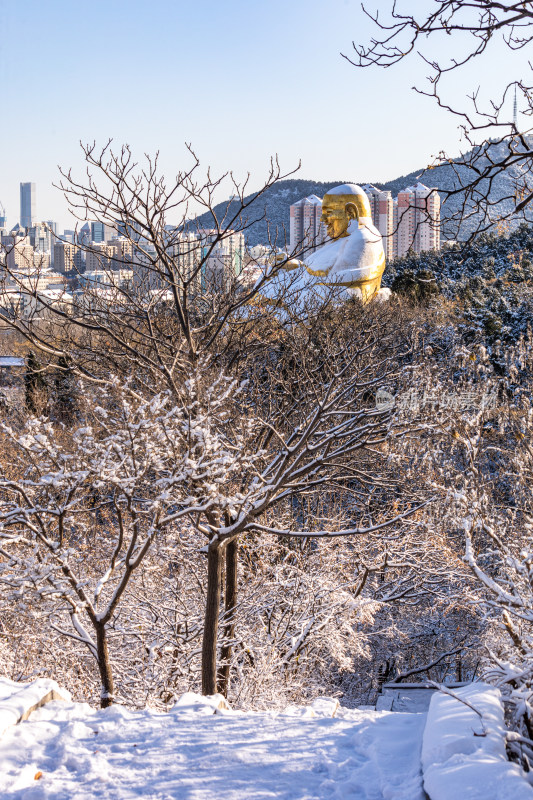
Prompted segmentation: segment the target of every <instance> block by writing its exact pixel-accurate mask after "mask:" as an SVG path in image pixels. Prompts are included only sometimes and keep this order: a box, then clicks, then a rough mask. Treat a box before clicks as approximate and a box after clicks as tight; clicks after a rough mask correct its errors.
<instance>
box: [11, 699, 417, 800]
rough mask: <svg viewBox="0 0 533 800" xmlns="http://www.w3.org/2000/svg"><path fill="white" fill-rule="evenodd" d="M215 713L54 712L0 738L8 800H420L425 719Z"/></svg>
mask: <svg viewBox="0 0 533 800" xmlns="http://www.w3.org/2000/svg"><path fill="white" fill-rule="evenodd" d="M326 705H327V704H326ZM213 710H214V709H213V707H212V706H211V707H209V706H208V705H205V704H198V705H177V706H176V707H175V708H174V709H173V710H172V711H171V712H170V713H168V714H158V713H155V712H152V711H142V712H133V711H128V710H125V709H124V708H121V707H119V706H115V707H113V708H110V709H106V710H103V711H96V710H94V709H91V708H90V707H89V706H87V705H84V704H74V703H52V704H50V705H48V706H46V707H45V708H43V709H40V710H39V711H37V712H35V714H34V715H33V716H32V719H31V721H28V722H22V723H21V724H20V725H18V726H17V727H15V728H11V729H10V730H8V731H7V732H6V733H5V734H4V736H3V738H2V739H1V740H0V797H2V798H3V799H4V798H5V799H6V800H7V798H10V799H12V800H100V799H101V800H103V799H104V798H105V799H106V800H132V798H137V797H142V798H144V800H178V799H179V800H182V799H183V800H266V798H276V800H326V798H327V800H341V798H342V800H348V798H357V800H384V799H385V798H386V800H423V796H424V795H423V792H422V782H421V780H422V779H421V775H420V747H421V740H422V732H423V728H424V722H425V714H394V713H388V712H372V711H348V710H339V711H338V712H337V715H336V716H335V717H334V718H331V717H325V716H323V717H321V716H320V708H317V707H315V710H314V711H313V710H311V709H302V710H297V709H293V710H292V713H291V714H285V715H280V714H278V715H274V714H265V713H261V714H259V713H257V714H254V713H246V714H244V713H238V712H231V711H229V712H228V711H226V712H222V713H220V712H217V713H216V714H213ZM327 713H331V710H330V709H329V710H327ZM39 773H42V775H39ZM36 776H37V777H36Z"/></svg>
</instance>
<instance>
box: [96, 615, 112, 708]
mask: <svg viewBox="0 0 533 800" xmlns="http://www.w3.org/2000/svg"><path fill="white" fill-rule="evenodd" d="M96 649H97V654H98V669H99V670H100V678H101V681H102V691H101V693H100V706H101V707H102V708H108V707H109V706H111V705H113V701H114V699H115V687H114V686H113V673H112V671H111V662H110V661H109V651H108V649H107V632H106V629H105V625H97V626H96Z"/></svg>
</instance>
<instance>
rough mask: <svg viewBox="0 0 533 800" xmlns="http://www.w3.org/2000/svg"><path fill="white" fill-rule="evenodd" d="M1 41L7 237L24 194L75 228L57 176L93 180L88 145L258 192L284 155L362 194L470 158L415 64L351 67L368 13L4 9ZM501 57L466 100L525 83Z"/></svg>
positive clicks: (339, 5)
mask: <svg viewBox="0 0 533 800" xmlns="http://www.w3.org/2000/svg"><path fill="white" fill-rule="evenodd" d="M370 2H371V3H373V5H374V6H375V5H376V3H377V0H370ZM420 4H422V6H424V5H426V6H427V0H415V1H413V0H411V1H410V2H407V0H406V5H407V7H408V8H415V7H416V6H417V5H420ZM379 5H380V7H381V8H382V9H383V8H384V7H385V6H386V0H380V3H379ZM0 32H1V36H0V48H1V49H0V81H1V86H2V106H3V114H2V117H3V120H2V126H1V129H0V146H1V153H2V170H1V175H0V201H2V202H3V204H4V205H5V206H6V210H7V216H8V225H9V226H10V227H11V226H12V225H14V224H15V222H17V221H18V215H19V205H18V203H19V201H18V191H19V188H18V187H19V182H20V181H35V182H36V183H37V192H38V194H37V213H38V216H39V218H43V219H45V218H46V219H57V220H58V221H59V222H60V224H61V225H62V226H64V225H67V224H68V216H67V213H66V210H65V204H64V201H63V199H62V197H61V195H60V193H59V192H58V191H57V190H55V189H53V188H52V186H51V184H52V181H54V180H55V179H56V177H57V165H58V164H61V165H63V166H66V167H67V166H73V167H75V168H79V167H81V166H82V161H81V154H80V152H79V146H78V142H79V140H80V139H82V140H84V141H89V140H93V139H96V140H97V141H98V142H104V141H105V140H107V138H109V137H113V138H114V139H115V141H116V142H117V143H119V144H121V143H123V142H128V143H129V144H131V146H132V147H133V148H134V150H135V151H136V152H138V153H139V155H140V154H142V153H143V152H145V151H148V152H151V153H153V152H155V151H156V150H160V151H161V156H162V163H163V165H164V168H165V170H166V171H168V172H169V173H172V172H174V171H175V170H176V169H179V168H180V167H181V166H183V165H184V164H186V163H187V161H186V156H185V153H184V148H183V143H184V141H190V142H192V144H193V146H194V147H195V149H196V150H197V152H198V155H199V156H200V158H201V161H202V163H203V164H204V165H206V166H207V165H208V164H210V165H211V166H212V167H213V168H214V169H215V171H223V170H226V169H233V170H234V171H235V172H236V173H237V174H238V175H241V176H243V175H245V174H246V172H247V171H250V172H251V173H252V186H257V185H259V184H260V182H261V180H262V177H263V175H264V174H265V173H266V169H267V165H268V161H269V156H270V155H271V154H273V153H278V154H279V156H280V159H281V163H282V166H284V167H285V168H287V169H290V168H291V167H293V166H295V165H296V164H297V162H298V161H299V160H300V159H301V161H302V169H301V170H300V172H299V173H298V175H297V176H296V177H302V178H314V179H317V180H325V181H328V180H336V179H340V178H342V179H349V180H354V181H359V182H362V181H367V180H368V181H370V180H375V181H379V180H387V179H391V178H394V177H397V176H399V175H401V174H405V173H407V172H409V171H411V170H413V169H416V168H418V167H420V166H423V165H424V164H426V163H427V162H428V161H429V160H430V158H431V156H432V155H434V154H436V153H437V152H438V151H439V150H441V149H446V150H449V151H451V152H452V153H456V152H457V151H458V149H459V134H458V132H457V121H456V120H454V119H453V118H450V117H449V116H448V115H447V114H446V113H445V112H442V111H438V110H437V109H435V107H434V106H433V104H432V103H431V101H430V100H427V99H425V98H423V97H419V96H417V95H416V94H415V93H414V92H413V91H412V90H411V87H412V86H413V84H414V83H415V82H419V83H420V82H421V81H422V79H423V76H424V74H425V73H426V72H427V71H428V70H427V68H426V67H424V66H423V65H422V64H421V63H420V61H417V60H416V58H413V59H411V60H410V61H409V62H407V63H405V64H402V65H400V66H398V67H395V68H394V69H389V70H369V69H367V70H360V69H356V68H355V67H352V66H350V65H349V64H348V63H347V62H346V61H345V60H344V59H343V58H342V57H341V55H340V53H341V52H345V53H349V52H350V49H351V41H352V39H355V40H356V41H367V40H368V39H369V37H370V36H371V35H372V33H373V32H374V31H373V27H372V25H371V24H370V22H369V21H368V20H367V19H366V18H365V16H364V15H363V13H362V11H361V8H360V3H359V0H327V2H326V0H320V2H319V0H196V2H190V1H188V2H185V1H184V0H150V1H148V0H91V2H87V3H81V2H79V0H0ZM501 55H502V57H501V58H494V57H491V58H490V59H488V60H487V59H486V60H485V62H484V64H483V66H482V65H480V66H479V67H477V66H476V67H475V68H473V69H471V70H470V71H469V73H467V75H465V76H463V77H462V78H461V80H460V81H456V83H455V85H454V88H455V91H456V92H457V96H458V97H460V96H461V94H462V93H464V92H466V91H467V90H470V89H473V88H475V87H476V86H477V85H478V83H480V82H482V84H483V89H484V91H486V93H488V92H489V90H492V89H493V88H494V86H495V84H497V83H501V82H502V80H503V79H505V78H507V77H508V78H509V79H514V78H516V77H520V75H519V74H517V69H520V68H522V67H523V63H524V57H523V56H518V57H517V58H518V59H520V58H521V61H516V62H513V61H512V59H509V58H508V57H507V54H505V58H504V57H503V55H504V54H503V52H502V54H501ZM517 65H518V66H517ZM481 66H482V68H481Z"/></svg>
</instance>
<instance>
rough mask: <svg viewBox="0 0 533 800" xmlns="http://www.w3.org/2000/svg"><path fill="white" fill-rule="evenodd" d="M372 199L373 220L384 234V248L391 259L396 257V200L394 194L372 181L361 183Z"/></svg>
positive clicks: (387, 257) (388, 259)
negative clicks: (373, 183) (373, 184)
mask: <svg viewBox="0 0 533 800" xmlns="http://www.w3.org/2000/svg"><path fill="white" fill-rule="evenodd" d="M361 189H363V190H364V191H365V193H366V196H367V197H368V199H369V201H370V208H371V209H372V222H373V223H374V225H375V226H376V228H377V229H378V231H379V232H380V233H381V235H382V236H383V249H384V250H385V258H386V259H387V261H390V260H392V259H393V258H394V230H395V228H394V201H393V199H392V194H391V193H390V192H389V191H387V190H385V189H378V188H377V187H376V186H372V184H371V183H364V184H362V185H361Z"/></svg>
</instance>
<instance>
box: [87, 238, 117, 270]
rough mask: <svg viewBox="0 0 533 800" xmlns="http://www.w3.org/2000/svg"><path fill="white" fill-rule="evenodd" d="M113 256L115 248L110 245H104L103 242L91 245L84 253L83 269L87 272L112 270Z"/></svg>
mask: <svg viewBox="0 0 533 800" xmlns="http://www.w3.org/2000/svg"><path fill="white" fill-rule="evenodd" d="M114 255H115V248H114V247H113V246H112V245H109V244H105V242H99V243H94V244H92V245H91V249H90V250H87V251H86V255H85V269H86V270H87V272H99V271H100V270H106V269H113V265H112V261H113V256H114Z"/></svg>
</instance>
